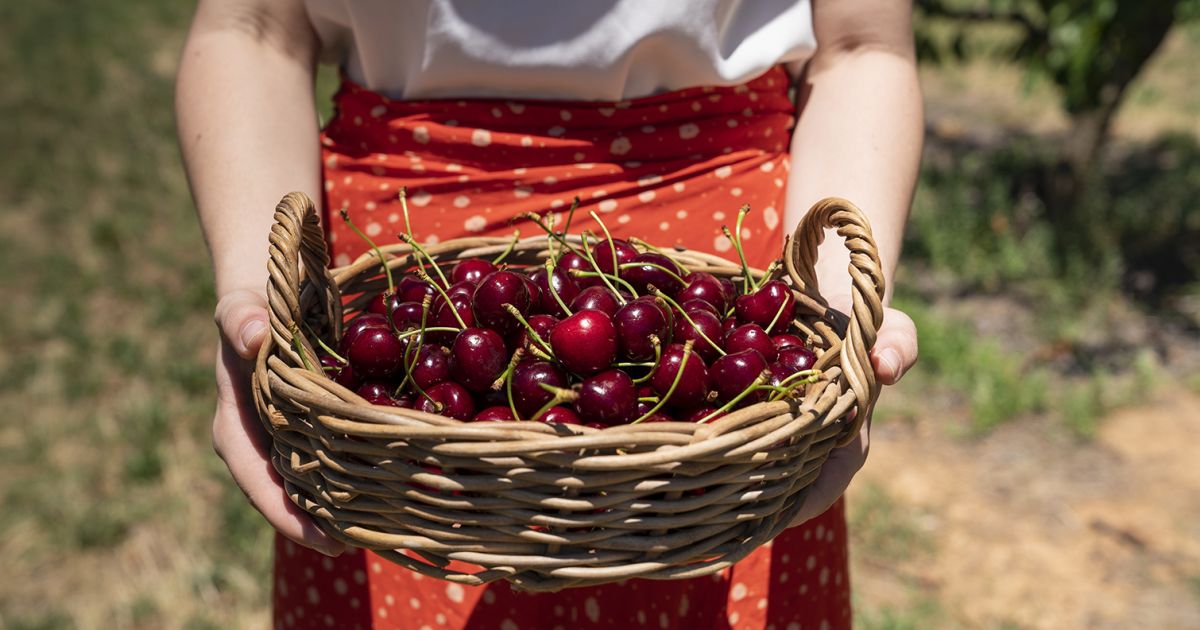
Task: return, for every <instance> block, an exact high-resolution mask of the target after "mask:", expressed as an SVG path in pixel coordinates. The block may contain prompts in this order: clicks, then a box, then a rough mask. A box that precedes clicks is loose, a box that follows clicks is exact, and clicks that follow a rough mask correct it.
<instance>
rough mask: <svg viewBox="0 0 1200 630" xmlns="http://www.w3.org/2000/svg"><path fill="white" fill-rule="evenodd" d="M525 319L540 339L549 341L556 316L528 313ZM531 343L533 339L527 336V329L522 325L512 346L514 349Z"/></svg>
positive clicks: (556, 321) (556, 319) (525, 346)
mask: <svg viewBox="0 0 1200 630" xmlns="http://www.w3.org/2000/svg"><path fill="white" fill-rule="evenodd" d="M526 321H528V322H529V327H530V328H532V329H534V330H535V331H536V332H537V334H538V336H539V337H541V338H542V341H544V342H546V343H550V331H552V330H554V327H555V326H557V325H558V318H557V317H554V316H553V315H544V314H541V313H539V314H537V315H530V316H529V319H527V320H526ZM532 343H533V339H532V338H531V337H530V336H529V331H528V330H527V329H526V328H525V327H524V326H522V327H521V331H520V332H518V333H517V337H516V343H515V344H513V346H512V348H513V349H514V350H516V349H517V348H528V347H529V346H530V344H532Z"/></svg>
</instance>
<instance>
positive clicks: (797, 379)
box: [771, 370, 821, 400]
mask: <svg viewBox="0 0 1200 630" xmlns="http://www.w3.org/2000/svg"><path fill="white" fill-rule="evenodd" d="M820 376H821V370H801V371H799V372H796V373H795V374H792V375H791V376H788V377H787V378H785V379H783V380H782V381H779V384H778V385H774V386H771V388H772V389H778V390H780V392H779V395H778V396H775V397H773V398H772V400H779V399H780V398H784V397H787V396H789V395H790V394H791V393H792V391H793V390H795V389H796V388H797V387H799V386H800V385H808V384H809V383H815V382H816V381H817V379H818V378H819V377H820Z"/></svg>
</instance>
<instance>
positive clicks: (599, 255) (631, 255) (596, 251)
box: [592, 238, 638, 275]
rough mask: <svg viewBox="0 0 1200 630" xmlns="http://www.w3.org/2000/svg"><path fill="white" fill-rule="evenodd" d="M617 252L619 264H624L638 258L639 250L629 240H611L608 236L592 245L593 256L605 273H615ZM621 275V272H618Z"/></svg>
mask: <svg viewBox="0 0 1200 630" xmlns="http://www.w3.org/2000/svg"><path fill="white" fill-rule="evenodd" d="M614 251H616V253H617V264H618V265H622V264H625V263H628V262H633V261H634V259H635V258H637V255H638V250H637V249H635V248H634V247H633V245H630V244H629V241H626V240H622V239H619V238H614V239H612V240H611V241H610V240H609V239H607V238H605V239H602V240H601V241H600V242H599V243H596V244H595V245H594V246H592V258H593V259H594V260H595V261H596V266H597V267H599V268H600V271H603V272H604V273H607V274H611V273H613V252H614ZM617 275H621V274H617Z"/></svg>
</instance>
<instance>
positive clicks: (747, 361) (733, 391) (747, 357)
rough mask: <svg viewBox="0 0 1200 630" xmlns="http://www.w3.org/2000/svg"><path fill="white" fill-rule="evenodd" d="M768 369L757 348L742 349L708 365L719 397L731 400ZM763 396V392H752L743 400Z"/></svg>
mask: <svg viewBox="0 0 1200 630" xmlns="http://www.w3.org/2000/svg"><path fill="white" fill-rule="evenodd" d="M765 369H767V361H766V360H765V359H763V356H762V355H761V354H759V352H758V351H757V350H749V349H748V350H742V351H741V352H733V353H730V354H727V355H725V356H723V357H721V358H719V359H717V360H716V361H713V363H712V365H710V366H709V367H708V376H709V379H710V381H711V383H712V387H713V389H714V390H715V391H716V392H717V399H718V400H720V401H721V402H729V401H730V400H733V399H734V398H736V397H737V396H739V395H740V394H741V393H742V392H744V391H746V390H747V389H749V388H750V386H751V385H752V384H753V383H754V379H756V378H758V375H759V374H762V372H763V370H765ZM760 398H762V395H761V392H756V393H754V394H751V395H750V396H748V397H747V398H743V399H742V400H750V401H756V400H758V399H760Z"/></svg>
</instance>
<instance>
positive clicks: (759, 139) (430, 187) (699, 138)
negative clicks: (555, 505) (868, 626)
mask: <svg viewBox="0 0 1200 630" xmlns="http://www.w3.org/2000/svg"><path fill="white" fill-rule="evenodd" d="M788 83H789V81H788V77H787V75H786V74H785V73H784V72H783V70H782V69H779V68H777V69H774V70H772V71H770V72H768V73H767V74H765V75H763V76H762V77H759V78H758V79H755V80H753V81H751V82H749V83H747V84H745V85H740V86H735V87H723V88H694V89H687V90H682V91H677V92H670V93H666V94H662V95H659V96H653V97H648V98H642V99H636V100H633V101H622V102H619V103H601V102H570V103H567V102H561V101H533V100H526V101H520V102H514V101H488V100H472V101H455V100H445V101H421V102H403V101H392V100H389V99H387V98H385V97H383V96H381V95H379V94H376V93H374V92H371V91H368V90H366V89H364V88H362V87H359V86H357V85H354V84H352V83H348V82H347V83H345V84H344V85H343V86H342V89H341V91H340V92H339V93H338V95H337V97H336V104H337V116H336V117H335V118H334V120H333V121H331V122H330V124H329V125H328V127H327V129H326V130H325V132H324V133H323V134H322V143H323V145H324V148H323V159H324V166H325V208H326V209H327V213H335V212H336V211H337V210H338V209H345V210H347V212H349V214H350V216H351V217H352V218H353V219H354V221H355V222H356V223H357V224H358V225H359V226H360V227H362V228H363V229H364V231H365V232H366V233H367V234H368V235H370V236H371V237H372V238H374V239H376V241H377V242H380V243H385V242H395V241H396V234H397V233H399V232H401V231H403V229H404V224H403V218H402V214H401V211H400V207H399V204H398V203H397V200H396V195H397V192H398V190H399V188H400V187H401V186H407V187H408V190H409V206H410V211H411V220H412V223H413V231H414V233H415V235H416V236H417V238H418V239H420V240H423V241H434V240H437V239H448V238H456V237H461V236H469V235H479V234H490V235H509V234H511V233H512V231H513V229H514V227H513V226H512V225H510V223H509V219H510V218H511V217H513V216H514V215H516V214H518V213H521V212H527V211H545V210H554V211H560V210H565V209H566V208H567V207H568V206H569V204H570V202H571V199H572V197H574V196H576V195H578V196H579V197H580V198H581V199H582V200H583V203H582V205H581V207H580V210H579V211H578V212H576V215H575V222H574V223H573V224H572V232H578V231H580V230H583V229H593V230H596V229H598V226H597V225H596V224H595V223H593V222H592V221H591V220H590V219H589V218H588V216H587V212H588V211H589V210H595V211H597V214H599V215H600V216H601V217H602V218H603V219H604V221H605V223H606V224H607V226H608V227H609V229H610V230H611V231H612V232H613V234H614V235H615V236H637V237H640V238H642V239H644V240H646V241H648V242H650V243H653V244H657V245H664V246H665V245H683V246H686V247H689V248H692V249H697V250H704V251H710V252H714V253H718V254H721V255H724V256H727V257H733V256H735V254H734V253H733V251H732V250H731V248H730V244H729V241H728V239H726V238H725V237H724V236H722V235H721V225H722V224H723V223H724V224H729V225H730V226H731V227H732V223H733V220H734V219H735V217H736V214H737V210H738V208H739V207H740V206H741V205H742V204H750V206H751V208H752V209H753V212H752V213H751V214H750V215H749V217H748V218H747V221H746V223H745V225H744V226H743V230H742V236H743V239H744V242H745V243H746V255H747V257H748V259H749V260H750V263H751V264H753V265H757V266H765V265H766V264H768V263H769V262H770V261H771V260H772V259H773V258H775V257H778V256H779V253H780V251H781V245H782V241H783V229H784V226H782V225H781V221H780V218H781V216H782V209H783V202H784V191H785V183H786V179H787V170H788V166H789V164H788V155H787V147H788V142H789V139H790V132H791V128H792V125H793V122H794V106H793V104H792V101H791V99H790V98H789V95H788ZM325 225H326V226H327V229H328V230H329V232H328V240H329V245H330V248H331V251H332V253H333V256H334V263H335V264H337V265H343V264H346V263H348V262H350V261H351V260H352V259H353V258H355V257H356V256H358V255H359V254H361V253H362V252H363V251H365V250H366V245H365V244H364V243H363V242H362V241H361V240H360V239H359V238H358V237H356V236H355V235H354V234H353V233H352V232H350V231H349V230H348V229H347V228H346V227H345V226H344V224H343V222H342V221H341V220H340V219H339V218H337V215H336V214H333V215H332V217H330V216H327V217H326V222H325ZM560 225H561V223H560ZM517 227H520V229H522V231H523V232H524V233H525V234H532V233H534V230H536V229H537V228H536V227H535V226H532V225H530V224H525V225H518V226H517ZM275 558H276V560H275V598H274V620H275V625H276V626H277V627H281V628H321V627H337V628H355V627H361V628H413V629H424V628H431V629H441V628H452V629H458V628H472V629H474V628H500V629H502V630H514V629H518V628H519V629H526V630H528V629H541V628H547V629H551V628H572V629H582V628H613V627H651V628H687V629H689V630H692V629H703V630H707V629H709V628H774V629H775V630H795V629H797V628H815V629H816V628H820V629H824V628H849V627H850V597H849V576H848V572H847V557H846V527H845V518H844V514H843V509H842V504H841V502H840V501H839V502H838V503H837V504H836V505H835V506H834V507H833V508H831V509H830V510H829V511H828V512H826V513H825V514H823V515H822V516H820V517H818V518H816V519H814V520H812V521H810V522H809V523H806V524H804V525H803V526H800V527H794V528H792V529H790V530H788V531H786V532H785V533H784V534H782V535H781V536H779V537H778V538H777V539H775V541H773V543H772V544H769V545H767V546H764V547H763V548H761V549H759V550H757V551H755V552H754V553H752V554H751V555H750V556H749V557H747V558H746V559H745V560H743V561H742V562H740V563H739V564H737V565H736V566H735V567H733V569H732V570H731V571H726V572H724V573H721V574H718V575H715V576H712V577H705V578H698V579H693V580H684V581H673V582H666V581H648V580H630V581H627V582H623V583H619V584H613V585H608V586H601V587H591V588H578V589H568V590H565V591H562V592H559V593H553V594H525V593H516V592H514V591H512V590H511V589H510V588H509V587H508V585H507V583H503V582H501V583H497V584H492V585H488V586H486V587H477V588H476V587H463V586H459V585H455V584H449V583H446V582H443V581H440V580H434V579H430V578H424V577H422V576H421V575H418V574H416V573H412V572H410V571H408V570H406V569H402V568H400V567H398V566H395V565H392V564H391V563H389V562H387V561H386V560H382V559H380V558H379V557H378V556H376V555H374V554H372V553H370V552H362V551H357V550H355V551H352V552H348V553H346V554H345V555H343V556H342V557H340V558H337V559H329V558H325V557H323V556H321V555H319V554H317V553H316V552H312V551H309V550H307V549H304V548H302V547H299V546H296V545H294V544H292V543H290V542H287V541H285V540H283V539H282V538H277V545H276V554H275Z"/></svg>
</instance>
